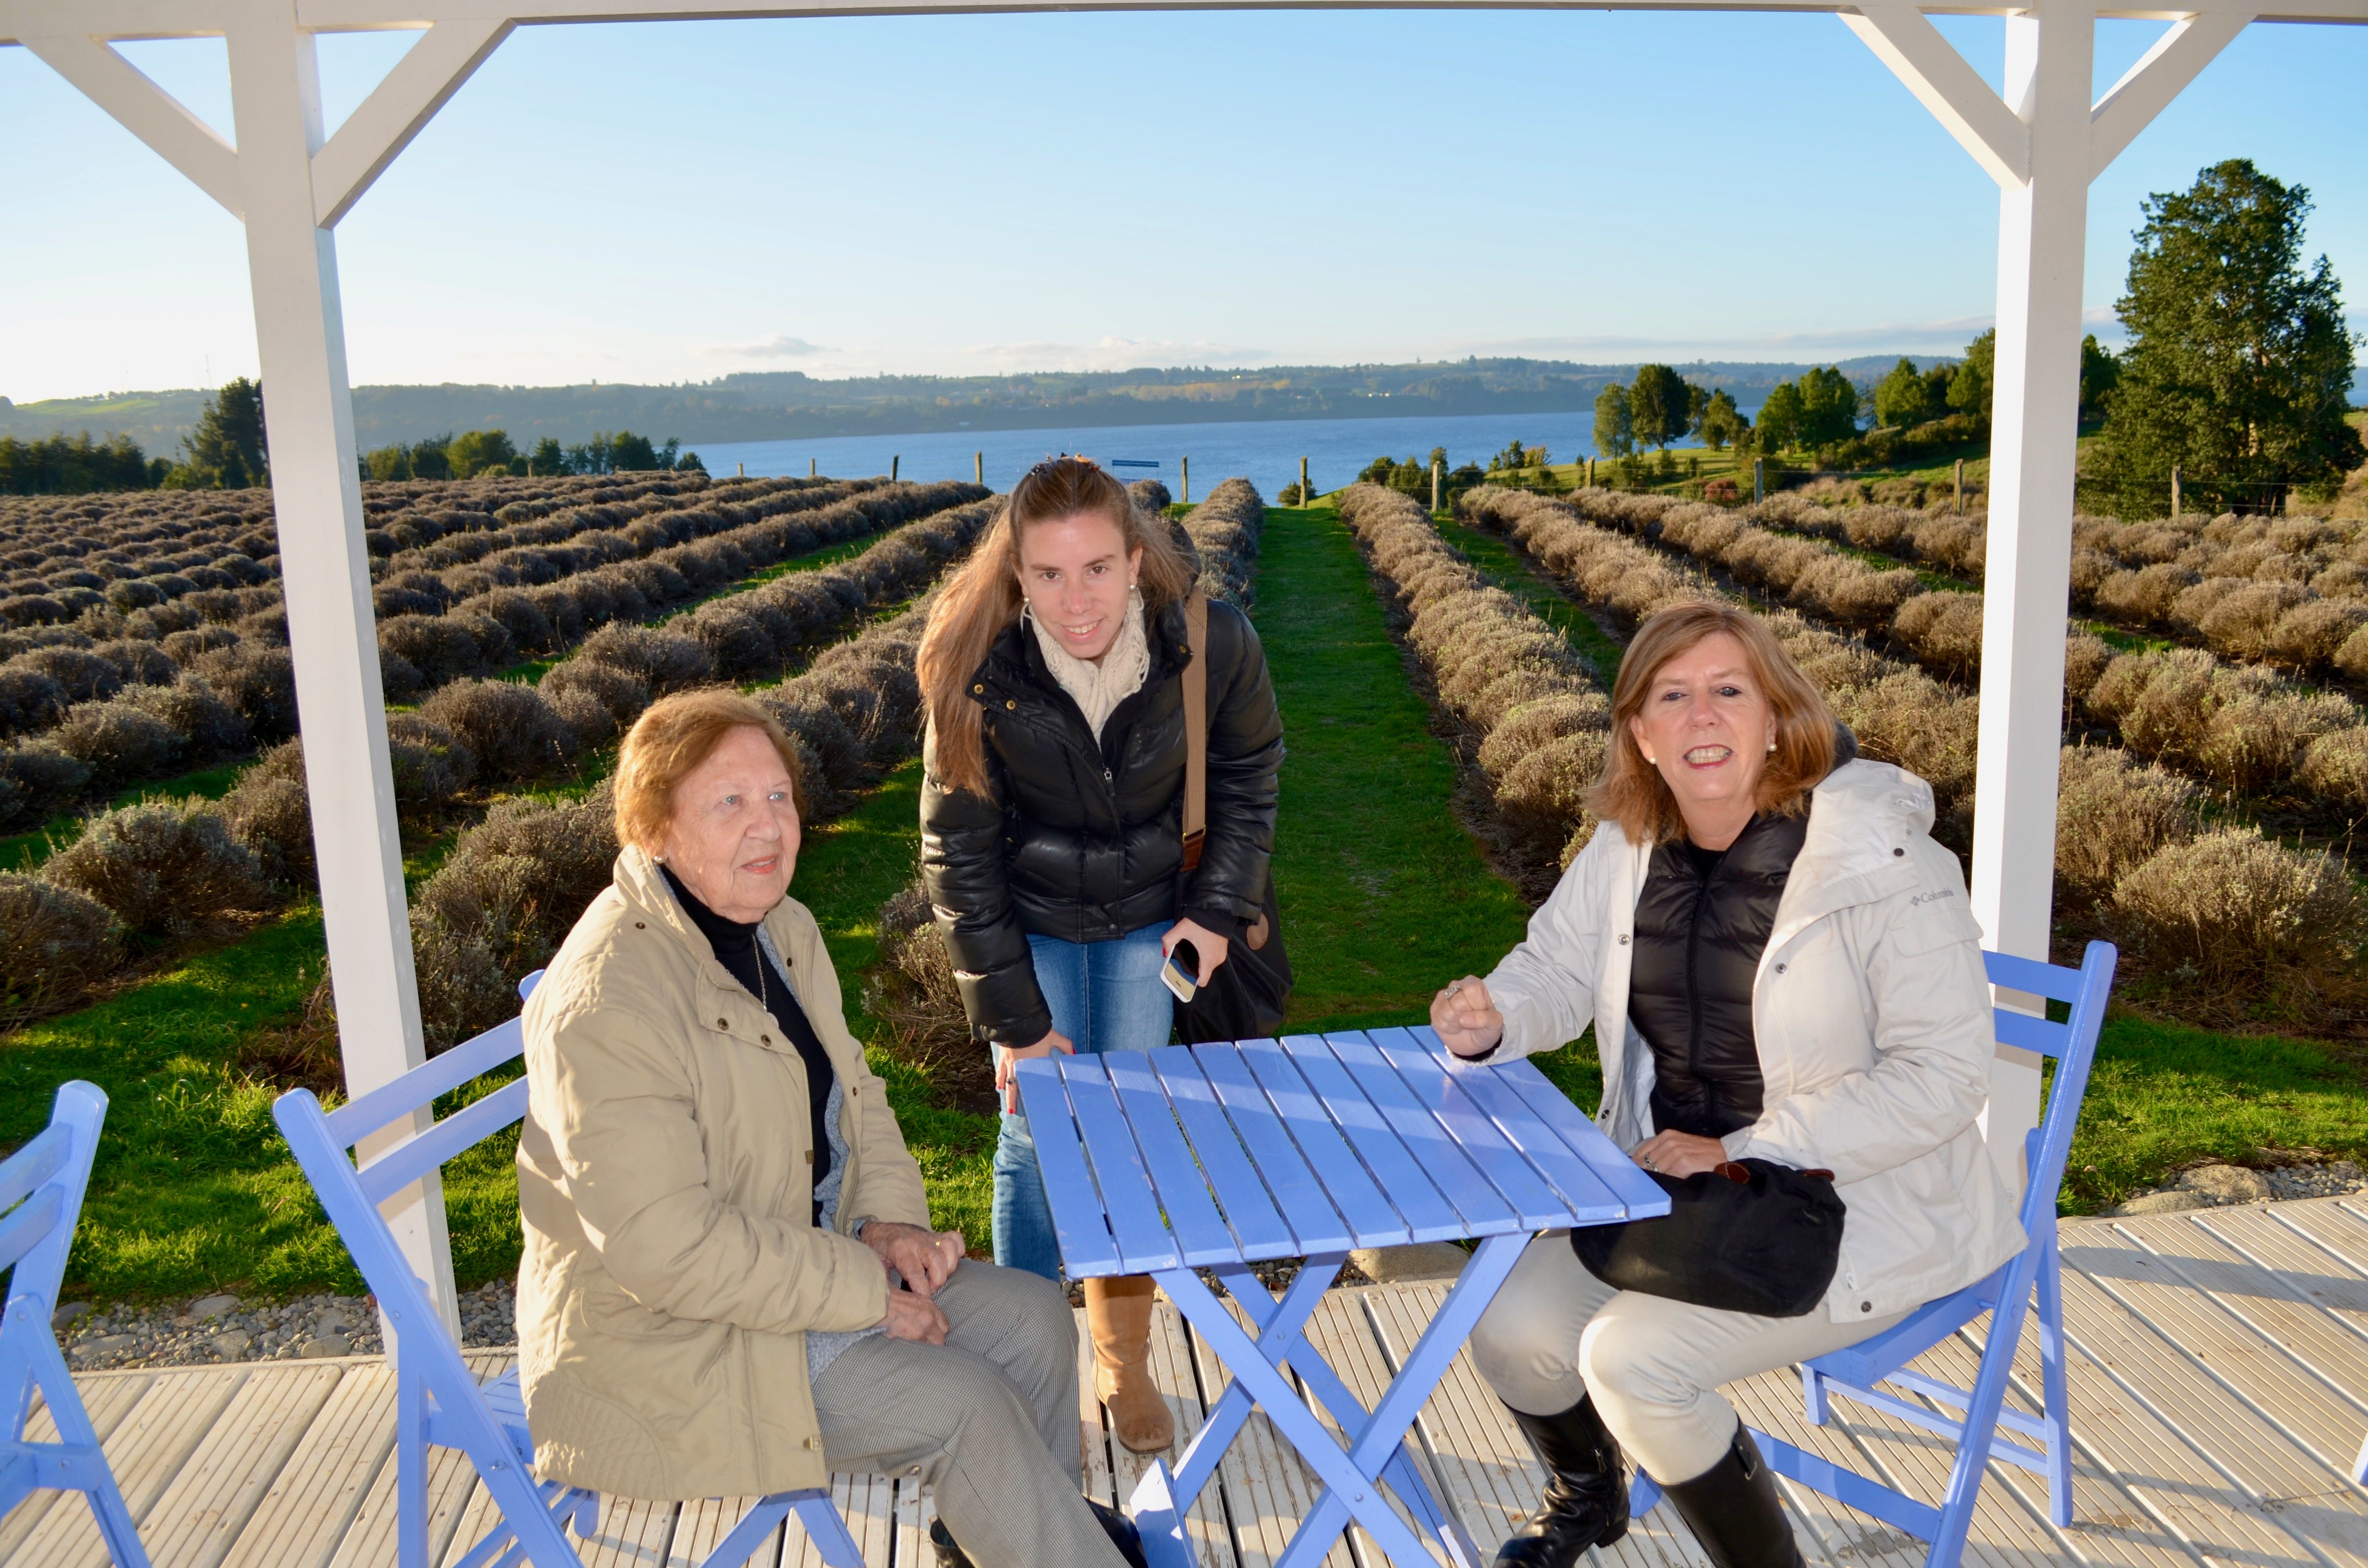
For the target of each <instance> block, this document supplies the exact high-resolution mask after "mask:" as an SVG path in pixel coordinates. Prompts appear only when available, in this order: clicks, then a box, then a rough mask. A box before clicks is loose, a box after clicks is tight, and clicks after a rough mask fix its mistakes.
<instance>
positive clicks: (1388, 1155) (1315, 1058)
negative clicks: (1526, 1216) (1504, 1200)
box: [1282, 1034, 1463, 1242]
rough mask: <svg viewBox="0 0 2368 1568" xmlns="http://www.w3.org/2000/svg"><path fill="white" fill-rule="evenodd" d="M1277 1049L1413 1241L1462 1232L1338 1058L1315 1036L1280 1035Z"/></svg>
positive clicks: (1452, 1237) (1443, 1238) (1450, 1206)
mask: <svg viewBox="0 0 2368 1568" xmlns="http://www.w3.org/2000/svg"><path fill="white" fill-rule="evenodd" d="M1282 1049H1283V1050H1284V1051H1289V1052H1290V1053H1291V1060H1292V1062H1293V1063H1294V1064H1295V1065H1297V1067H1298V1068H1299V1072H1300V1075H1301V1076H1302V1077H1304V1078H1305V1079H1306V1080H1307V1084H1308V1086H1309V1087H1310V1088H1312V1089H1314V1090H1315V1094H1316V1097H1317V1098H1319V1099H1321V1100H1322V1101H1323V1102H1324V1108H1325V1110H1326V1112H1328V1113H1329V1114H1330V1116H1331V1118H1332V1120H1333V1122H1334V1123H1335V1124H1336V1125H1337V1126H1338V1128H1339V1129H1340V1131H1341V1133H1342V1134H1343V1135H1344V1136H1345V1137H1347V1139H1348V1140H1349V1142H1350V1143H1351V1144H1352V1145H1354V1146H1355V1148H1356V1151H1357V1153H1359V1154H1360V1156H1362V1157H1363V1159H1364V1162H1365V1169H1366V1170H1367V1171H1368V1172H1369V1173H1371V1175H1372V1178H1373V1181H1374V1183H1375V1185H1377V1186H1378V1187H1381V1189H1382V1192H1383V1196H1385V1197H1386V1198H1388V1199H1389V1200H1390V1204H1391V1206H1392V1207H1393V1208H1395V1209H1396V1210H1397V1211H1398V1213H1399V1214H1400V1215H1402V1216H1404V1217H1405V1219H1406V1225H1407V1228H1408V1232H1409V1233H1410V1234H1411V1235H1412V1236H1413V1237H1414V1239H1415V1240H1416V1241H1418V1242H1452V1241H1456V1240H1460V1239H1461V1238H1462V1237H1463V1220H1462V1219H1460V1218H1459V1217H1458V1216H1457V1214H1456V1212H1455V1205H1453V1204H1452V1203H1450V1202H1448V1201H1447V1199H1444V1198H1442V1197H1440V1191H1439V1188H1438V1187H1435V1186H1433V1185H1432V1183H1431V1180H1430V1178H1429V1176H1426V1175H1424V1174H1423V1168H1422V1163H1421V1162H1420V1161H1418V1160H1417V1159H1416V1158H1415V1157H1414V1156H1413V1155H1412V1154H1411V1153H1407V1151H1406V1145H1405V1144H1404V1143H1402V1142H1399V1141H1398V1136H1397V1134H1396V1133H1395V1132H1392V1131H1390V1125H1389V1122H1388V1121H1387V1120H1386V1119H1384V1118H1383V1115H1382V1113H1381V1112H1380V1111H1378V1110H1376V1109H1374V1108H1373V1102H1372V1101H1371V1100H1369V1099H1367V1098H1366V1097H1365V1095H1364V1091H1363V1090H1361V1089H1360V1088H1358V1087H1357V1082H1356V1080H1355V1079H1353V1078H1351V1077H1349V1070H1348V1069H1347V1068H1346V1067H1343V1066H1341V1065H1340V1059H1339V1058H1338V1057H1337V1056H1335V1055H1333V1054H1332V1051H1331V1048H1330V1047H1328V1046H1326V1044H1325V1043H1324V1038H1323V1036H1321V1035H1312V1034H1296V1035H1285V1036H1284V1037H1283V1040H1282Z"/></svg>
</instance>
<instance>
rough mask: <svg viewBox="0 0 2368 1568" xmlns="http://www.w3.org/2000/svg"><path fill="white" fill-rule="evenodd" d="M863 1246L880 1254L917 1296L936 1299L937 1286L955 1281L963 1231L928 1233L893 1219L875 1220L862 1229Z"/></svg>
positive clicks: (884, 1265)
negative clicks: (955, 1269)
mask: <svg viewBox="0 0 2368 1568" xmlns="http://www.w3.org/2000/svg"><path fill="white" fill-rule="evenodd" d="M863 1244H864V1245H865V1246H868V1247H870V1248H871V1250H872V1251H873V1252H875V1253H877V1254H879V1255H880V1262H881V1265H882V1267H886V1268H892V1269H894V1270H895V1271H896V1273H897V1274H899V1275H900V1276H902V1277H903V1278H904V1281H905V1284H907V1285H909V1286H911V1287H912V1288H913V1293H914V1294H915V1295H916V1296H934V1295H936V1294H937V1293H938V1287H939V1286H940V1285H943V1284H944V1283H945V1282H946V1281H947V1280H948V1279H951V1278H953V1272H954V1265H956V1264H958V1263H960V1262H961V1261H962V1233H961V1232H960V1231H925V1230H923V1229H922V1228H921V1227H920V1226H918V1225H902V1224H898V1223H897V1222H896V1221H894V1220H874V1221H871V1222H870V1223H868V1224H866V1225H865V1226H864V1227H863Z"/></svg>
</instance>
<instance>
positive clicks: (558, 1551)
mask: <svg viewBox="0 0 2368 1568" xmlns="http://www.w3.org/2000/svg"><path fill="white" fill-rule="evenodd" d="M541 978H542V971H541V970H537V971H535V972H534V973H532V974H529V975H528V976H527V977H526V979H524V980H523V981H521V982H519V983H518V995H519V996H520V997H521V998H523V997H525V996H526V995H528V994H530V993H531V992H532V991H533V989H534V986H535V983H536V982H537V981H539V980H541ZM525 1050H526V1036H525V1033H524V1031H523V1029H522V1028H520V1025H519V1022H518V1019H516V1018H512V1019H510V1020H509V1021H508V1022H507V1023H504V1024H500V1025H498V1026H496V1027H495V1028H490V1029H487V1030H486V1031H485V1032H484V1034H481V1035H479V1036H478V1037H477V1038H476V1039H474V1040H468V1041H466V1042H464V1043H462V1044H461V1045H457V1046H455V1047H453V1048H452V1049H451V1050H450V1051H446V1052H445V1053H444V1054H443V1055H441V1056H438V1057H437V1058H436V1059H435V1060H434V1061H432V1062H427V1064H426V1065H425V1066H420V1067H415V1068H413V1069H412V1070H411V1071H410V1072H408V1073H405V1074H404V1075H403V1076H402V1077H400V1078H397V1079H396V1080H395V1081H394V1082H393V1083H392V1084H388V1085H384V1086H382V1087H381V1088H377V1089H373V1090H371V1091H370V1093H369V1094H366V1095H364V1096H361V1097H360V1098H359V1099H358V1100H355V1101H353V1102H352V1103H351V1104H350V1105H347V1106H345V1107H342V1108H339V1109H337V1110H335V1111H330V1112H325V1113H324V1111H323V1110H322V1109H321V1102H320V1101H319V1100H317V1099H315V1098H313V1092H312V1091H311V1090H310V1089H293V1090H290V1092H288V1093H287V1094H284V1095H282V1096H279V1099H278V1100H277V1101H275V1102H273V1105H272V1108H271V1114H272V1117H273V1119H275V1120H277V1121H278V1122H279V1131H281V1132H282V1133H284V1134H285V1135H286V1136H287V1139H288V1146H289V1148H290V1149H291V1150H293V1151H294V1152H295V1154H296V1163H297V1165H300V1166H302V1169H303V1172H304V1175H305V1176H306V1178H307V1179H309V1180H310V1181H311V1182H312V1184H313V1191H314V1192H315V1193H317V1194H318V1195H319V1196H320V1199H321V1206H322V1207H323V1208H324V1209H326V1210H328V1211H329V1221H330V1222H331V1223H332V1224H334V1225H336V1228H337V1234H338V1235H339V1236H341V1237H343V1238H344V1240H345V1244H346V1248H347V1251H349V1252H351V1253H352V1254H353V1256H354V1263H355V1265H356V1266H357V1267H359V1268H360V1269H361V1271H362V1278H364V1279H367V1280H368V1281H370V1289H371V1290H373V1291H375V1292H377V1295H378V1301H379V1310H380V1311H381V1312H383V1313H385V1315H386V1321H387V1326H388V1330H389V1332H390V1333H391V1334H392V1335H393V1339H394V1344H395V1401H396V1403H395V1465H396V1472H395V1507H396V1517H397V1546H398V1555H397V1561H398V1562H400V1563H401V1564H402V1568H427V1449H428V1448H429V1446H430V1445H436V1446H439V1447H443V1448H448V1449H461V1451H462V1452H464V1453H466V1454H467V1455H468V1456H469V1462H470V1463H472V1464H473V1465H475V1466H476V1469H477V1475H478V1478H479V1479H480V1480H481V1481H483V1482H484V1486H485V1490H486V1491H487V1492H488V1493H490V1494H492V1496H493V1501H494V1504H495V1506H496V1507H497V1508H498V1509H499V1510H500V1513H501V1521H500V1523H499V1524H497V1525H496V1526H495V1528H494V1529H493V1531H492V1532H491V1533H489V1534H488V1535H487V1536H486V1537H485V1538H484V1540H481V1541H479V1542H477V1544H476V1545H475V1546H474V1547H472V1549H471V1550H470V1551H469V1552H468V1554H467V1555H466V1556H465V1557H463V1558H461V1561H460V1562H457V1563H455V1564H454V1565H453V1568H486V1565H487V1564H492V1565H493V1568H515V1564H517V1563H518V1562H521V1561H525V1562H532V1563H534V1565H535V1568H582V1560H581V1559H580V1558H579V1557H578V1556H577V1555H576V1554H575V1551H574V1549H572V1548H571V1547H569V1545H568V1544H567V1538H566V1535H565V1533H564V1531H565V1529H566V1528H570V1527H572V1528H574V1529H575V1533H576V1534H577V1535H579V1536H589V1535H591V1534H592V1533H593V1532H594V1531H595V1530H596V1529H597V1528H598V1525H599V1518H600V1498H599V1496H598V1494H596V1493H592V1492H587V1491H585V1490H583V1489H582V1488H580V1487H571V1486H565V1485H563V1484H561V1483H558V1482H555V1481H546V1482H541V1483H537V1482H536V1481H535V1480H534V1478H533V1476H532V1474H531V1473H530V1472H531V1470H532V1467H533V1464H534V1439H533V1438H532V1437H529V1435H528V1432H527V1424H526V1402H525V1399H524V1397H523V1395H522V1394H521V1392H520V1391H519V1389H518V1373H517V1372H516V1371H511V1372H509V1373H507V1374H505V1375H504V1376H502V1377H500V1378H498V1379H495V1381H493V1382H490V1383H484V1384H480V1383H479V1382H478V1381H477V1379H476V1375H475V1374H474V1373H472V1372H471V1371H470V1370H469V1367H468V1363H466V1362H465V1361H463V1360H461V1347H460V1346H457V1345H455V1344H453V1342H452V1336H451V1335H450V1334H449V1333H447V1332H446V1330H445V1327H444V1319H443V1316H442V1314H440V1313H439V1312H438V1311H437V1310H436V1307H435V1305H434V1303H433V1302H431V1301H429V1300H428V1295H427V1285H426V1284H425V1283H424V1282H422V1281H421V1280H420V1279H419V1278H417V1277H416V1275H414V1274H413V1273H412V1271H411V1266H410V1264H409V1263H408V1262H407V1261H406V1260H405V1259H404V1256H403V1250H402V1248H401V1247H400V1246H399V1245H398V1244H396V1242H395V1239H394V1233H393V1232H392V1231H391V1230H389V1229H388V1228H387V1224H386V1221H385V1220H384V1219H383V1218H382V1217H381V1215H380V1213H379V1207H378V1206H379V1205H380V1204H381V1203H383V1202H385V1201H386V1200H387V1199H390V1198H393V1196H394V1195H395V1194H397V1193H399V1192H401V1191H403V1190H404V1188H405V1187H409V1186H411V1185H412V1184H413V1183H414V1182H416V1181H417V1180H419V1178H420V1177H422V1176H427V1175H428V1174H429V1173H431V1172H433V1171H435V1170H437V1169H438V1168H439V1167H441V1166H442V1165H443V1164H444V1162H445V1161H447V1160H449V1159H451V1158H452V1157H453V1156H455V1155H457V1154H459V1153H461V1151H463V1150H465V1149H467V1148H469V1147H471V1146H472V1145H473V1144H476V1143H479V1142H483V1141H484V1140H485V1139H487V1138H490V1137H492V1136H493V1135H494V1134H495V1133H496V1132H499V1131H502V1130H503V1129H504V1128H506V1127H507V1126H509V1125H510V1124H511V1123H512V1122H515V1121H517V1120H518V1119H519V1118H520V1117H523V1116H524V1115H525V1114H526V1100H527V1081H526V1080H525V1079H524V1078H520V1079H518V1081H516V1082H515V1083H512V1084H508V1085H505V1086H504V1087H502V1088H500V1089H497V1090H495V1092H494V1093H492V1094H490V1095H487V1096H484V1098H482V1099H479V1100H477V1101H475V1102H474V1103H472V1104H471V1105H469V1106H468V1107H466V1108H463V1109H461V1110H459V1111H456V1112H455V1113H453V1114H452V1115H450V1116H449V1117H446V1118H445V1119H443V1120H441V1121H439V1122H438V1123H437V1124H436V1125H435V1127H434V1128H433V1129H431V1130H430V1131H427V1132H424V1133H421V1134H420V1135H419V1136H418V1137H416V1138H414V1139H412V1140H410V1141H409V1142H405V1143H402V1144H400V1145H398V1146H396V1147H395V1148H394V1149H393V1150H392V1151H390V1152H389V1153H386V1154H385V1155H383V1156H382V1157H381V1158H379V1159H376V1160H373V1161H371V1162H370V1164H369V1165H364V1166H362V1167H361V1168H359V1170H358V1169H356V1168H355V1166H354V1164H353V1162H352V1161H351V1160H350V1159H349V1158H348V1157H347V1151H348V1150H349V1149H351V1148H352V1147H353V1146H354V1145H355V1144H356V1143H358V1142H360V1141H361V1140H363V1139H364V1138H367V1137H369V1136H370V1134H371V1133H373V1132H376V1131H379V1130H380V1129H381V1128H383V1127H386V1126H388V1125H389V1124H391V1123H393V1122H395V1121H398V1120H402V1119H406V1118H408V1117H409V1116H411V1114H412V1113H413V1112H414V1111H416V1110H418V1109H420V1108H423V1107H427V1106H432V1105H434V1104H435V1103H436V1100H437V1099H438V1096H443V1095H446V1094H450V1092H451V1091H452V1090H454V1089H457V1088H459V1087H460V1086H461V1085H463V1084H466V1083H468V1082H470V1081H471V1080H472V1079H474V1078H477V1077H479V1076H481V1075H483V1074H486V1073H489V1072H491V1071H493V1070H494V1069H495V1068H497V1067H500V1066H503V1065H504V1064H506V1063H507V1062H515V1061H516V1060H518V1057H519V1056H520V1055H521V1054H522V1053H523V1052H524V1051H525ZM791 1513H795V1514H796V1515H797V1516H798V1519H799V1522H800V1523H802V1524H803V1526H804V1527H805V1530H806V1533H807V1535H809V1536H810V1537H812V1538H813V1540H814V1546H815V1548H816V1550H817V1551H820V1552H821V1553H822V1559H823V1561H824V1562H826V1563H829V1564H830V1565H831V1568H862V1562H863V1558H862V1554H861V1553H860V1551H857V1549H856V1545H855V1540H854V1538H853V1537H852V1536H850V1535H848V1530H847V1522H846V1521H845V1520H844V1519H842V1518H840V1517H839V1516H838V1510H837V1508H836V1507H834V1506H832V1504H831V1500H830V1494H829V1493H828V1492H826V1491H824V1490H821V1489H819V1488H809V1489H806V1490H803V1491H797V1492H777V1493H775V1494H772V1495H771V1496H769V1497H766V1498H763V1499H761V1500H760V1501H759V1502H758V1503H757V1506H755V1507H754V1508H751V1509H750V1510H749V1511H748V1512H747V1514H746V1515H745V1516H744V1517H742V1518H741V1520H740V1522H739V1524H738V1525H736V1526H735V1527H734V1528H733V1530H732V1532H731V1533H730V1534H729V1535H726V1536H725V1537H724V1538H723V1540H722V1542H720V1543H719V1544H718V1545H717V1546H716V1548H715V1551H714V1552H713V1553H712V1555H710V1556H709V1558H708V1559H707V1562H706V1563H705V1564H704V1565H703V1568H738V1565H739V1564H740V1563H743V1562H746V1561H747V1560H748V1558H749V1556H750V1555H751V1554H752V1553H754V1552H755V1551H757V1547H758V1546H759V1545H761V1544H762V1543H763V1542H764V1540H765V1539H766V1538H767V1537H768V1536H769V1535H771V1534H772V1532H773V1531H774V1530H775V1529H777V1528H780V1524H781V1521H782V1520H784V1519H786V1518H787V1517H789V1516H790V1515H791Z"/></svg>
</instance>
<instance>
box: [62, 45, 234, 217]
mask: <svg viewBox="0 0 2368 1568" xmlns="http://www.w3.org/2000/svg"><path fill="white" fill-rule="evenodd" d="M23 41H24V45H25V47H26V48H27V49H28V50H30V51H33V53H34V54H36V55H38V56H40V59H41V60H42V61H43V62H45V63H47V64H48V66H49V67H50V69H51V70H52V71H55V72H56V73H57V74H59V75H61V76H63V77H64V78H65V79H66V80H67V81H69V82H71V83H73V84H74V85H75V86H76V87H79V88H80V89H82V92H83V95H84V96H85V97H87V98H89V99H90V100H91V102H93V103H95V104H97V105H98V107H99V108H103V109H105V110H106V111H107V112H108V114H109V115H111V116H112V117H114V119H115V121H116V123H118V124H119V125H121V126H122V127H123V128H124V129H125V130H126V131H131V134H132V135H134V136H137V137H138V138H140V140H141V141H142V142H146V143H148V145H149V147H150V148H152V149H153V150H154V152H155V153H156V155H157V156H158V157H160V158H163V159H164V160H165V162H166V163H168V164H170V165H173V166H174V167H175V168H176V169H178V170H180V171H181V173H182V174H183V175H185V176H188V180H189V183H190V184H192V185H194V186H196V187H198V188H199V190H202V191H204V192H205V193H206V194H207V195H208V196H211V197H212V198H213V199H215V200H216V201H219V202H221V203H222V206H223V207H224V208H226V209H228V210H229V212H230V215H231V216H232V217H233V218H236V217H238V216H240V215H241V213H242V211H243V210H244V209H243V207H242V205H241V196H240V191H239V182H238V150H237V149H236V148H234V147H233V146H232V145H231V144H230V143H229V142H225V141H223V140H222V136H221V134H220V133H219V132H217V131H215V130H214V128H213V127H212V126H211V125H208V124H207V123H206V122H205V121H204V120H202V119H199V118H198V117H197V116H196V115H194V114H191V113H190V112H189V110H188V106H187V105H185V104H183V103H182V102H181V100H180V99H178V98H176V97H174V96H173V95H172V94H170V93H168V92H166V91H165V89H164V88H162V87H160V86H158V85H156V84H155V83H154V82H153V81H151V80H149V78H148V77H147V75H146V74H144V73H142V71H141V70H140V69H139V67H137V66H135V65H133V64H132V63H131V62H130V61H128V60H126V59H124V58H123V56H121V55H120V54H118V53H117V52H116V51H114V50H112V49H109V48H108V46H107V45H106V44H104V43H102V42H100V41H99V40H97V39H95V38H92V37H90V36H88V35H87V34H84V33H65V34H51V35H50V36H48V37H30V38H27V39H26V40H23Z"/></svg>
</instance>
